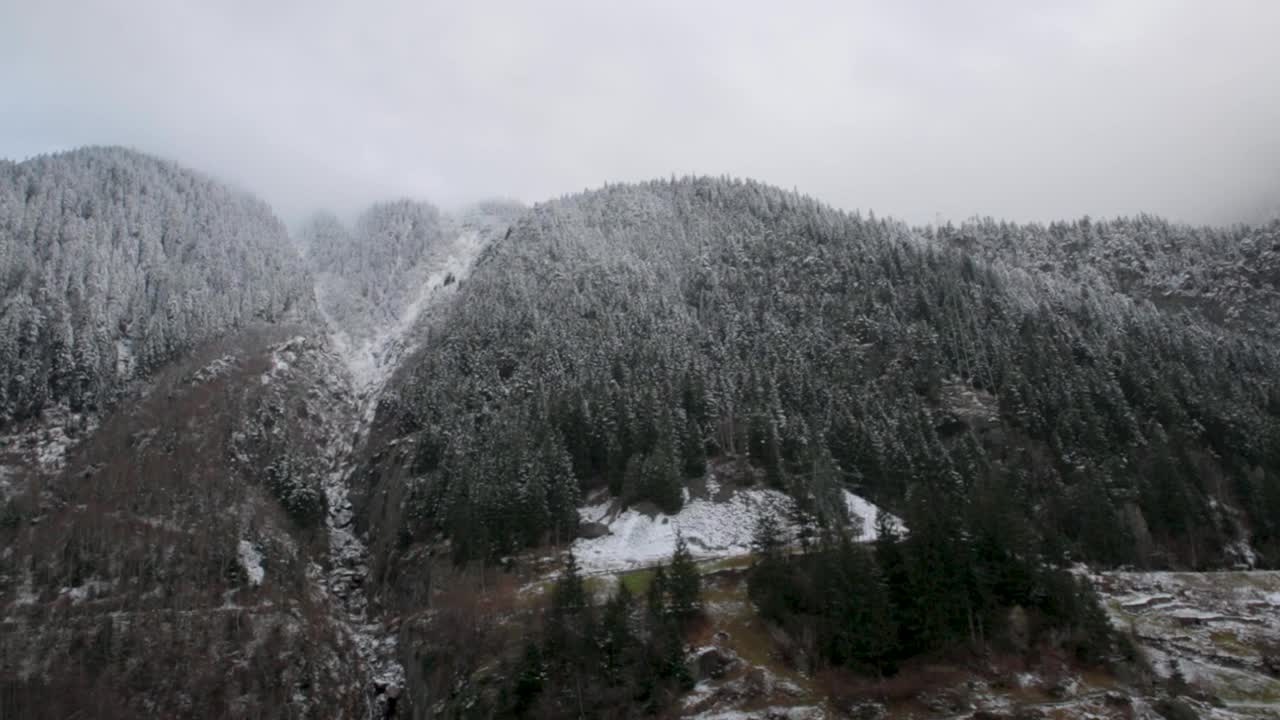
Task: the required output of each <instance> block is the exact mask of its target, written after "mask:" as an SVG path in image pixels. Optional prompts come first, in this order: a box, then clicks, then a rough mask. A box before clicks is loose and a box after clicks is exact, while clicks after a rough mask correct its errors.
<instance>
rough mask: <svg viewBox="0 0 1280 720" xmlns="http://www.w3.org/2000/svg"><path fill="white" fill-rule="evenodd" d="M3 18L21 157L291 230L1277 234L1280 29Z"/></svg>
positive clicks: (1156, 4) (4, 73)
mask: <svg viewBox="0 0 1280 720" xmlns="http://www.w3.org/2000/svg"><path fill="white" fill-rule="evenodd" d="M960 5H961V3H952V2H944V1H941V0H940V1H939V2H924V1H922V0H915V1H913V2H901V3H880V2H878V3H855V2H830V3H805V2H789V3H779V2H755V1H754V0H753V1H751V2H746V1H744V0H735V1H733V2H699V3H688V2H654V1H651V0H644V1H639V0H636V1H634V2H626V3H622V2H585V1H584V2H552V1H548V0H540V1H539V2H474V3H462V2H453V3H443V2H403V3H385V2H369V3H360V2H349V3H336V2H333V3H321V2H270V3H262V2H250V1H247V0H245V1H237V0H220V1H218V2H204V3H197V2H182V1H178V0H110V1H107V0H76V1H75V2H72V1H70V0H41V2H19V0H0V82H2V83H3V84H2V87H3V93H4V100H3V102H2V103H0V156H2V157H6V158H9V159H22V158H25V157H29V156H31V155H34V154H39V153H44V152H51V151H56V150H60V149H67V148H71V147H75V146H79V145H84V144H123V145H129V146H132V147H136V148H138V149H140V150H144V151H147V152H152V153H156V154H159V155H162V156H165V157H170V158H173V159H176V160H179V161H180V162H182V163H184V164H187V165H190V166H192V167H195V168H198V169H201V170H204V171H206V172H208V173H210V174H213V175H215V176H217V177H220V178H222V179H225V180H228V181H230V182H233V183H235V184H237V185H239V186H241V187H243V188H245V189H248V190H250V191H253V192H255V193H257V194H259V195H261V196H262V197H263V198H265V199H266V200H267V201H269V202H270V203H272V204H273V205H274V206H275V207H276V209H277V210H278V212H279V213H280V214H281V216H282V217H284V218H285V219H286V220H289V221H291V222H296V221H297V220H299V219H300V218H302V217H304V216H305V215H306V214H308V213H310V212H311V211H313V210H316V209H319V208H327V209H331V210H334V211H336V212H338V213H350V212H353V211H354V210H355V209H357V208H359V207H361V206H363V205H365V204H367V203H368V202H371V201H374V200H378V199H387V198H392V197H399V196H409V197H414V198H421V199H429V200H431V201H433V202H436V203H438V204H442V205H444V206H446V207H449V206H456V205H458V204H462V203H466V202H470V201H473V200H477V199H483V198H488V197H495V196H498V197H510V198H515V199H519V200H522V201H525V202H536V201H538V200H541V199H545V198H548V197H553V196H556V195H560V194H563V193H569V192H576V191H579V190H582V189H585V188H590V187H595V186H599V185H601V184H603V183H605V182H615V181H625V180H640V179H647V178H652V177H667V176H670V175H672V174H676V175H682V174H686V173H698V174H712V175H721V174H728V175H734V176H747V177H753V178H757V179H759V180H763V181H766V182H770V183H774V184H777V185H781V186H784V187H787V188H792V187H794V188H796V189H799V190H801V191H803V192H806V193H809V194H812V195H814V196H817V197H819V198H821V199H822V200H825V201H827V202H830V203H832V204H834V205H836V206H839V207H842V208H846V209H850V210H854V209H860V210H864V211H865V210H873V211H875V212H876V213H877V214H880V215H895V216H899V217H904V218H906V219H909V220H911V221H915V222H932V221H935V220H937V219H963V218H966V217H969V216H972V215H992V216H997V217H1008V218H1013V219H1018V220H1051V219H1055V218H1063V217H1075V216H1079V215H1082V214H1090V215H1093V216H1109V215H1115V214H1122V213H1123V214H1131V213H1136V212H1142V211H1147V212H1155V213H1160V214H1163V215H1167V216H1170V217H1173V218H1175V219H1179V220H1186V221H1192V222H1225V221H1231V220H1236V219H1250V220H1251V219H1256V218H1257V217H1258V216H1259V215H1262V214H1265V215H1270V214H1273V213H1274V212H1275V211H1276V209H1277V208H1280V130H1278V128H1280V92H1277V89H1278V88H1280V43H1278V42H1276V33H1277V29H1278V28H1280V3H1274V2H1262V1H1255V2H1250V1H1223V2H1213V3H1208V2H1203V1H1199V0H1197V1H1188V2H1178V1H1176V0H1150V1H1146V2H1142V1H1133V2H1115V1H1114V0H1112V1H1105V2H1062V3H1056V2H1034V3H1027V2H1021V1H1017V0H1008V1H1001V2H983V3H964V5H965V6H966V7H965V8H963V9H961V8H960V7H959V6H960Z"/></svg>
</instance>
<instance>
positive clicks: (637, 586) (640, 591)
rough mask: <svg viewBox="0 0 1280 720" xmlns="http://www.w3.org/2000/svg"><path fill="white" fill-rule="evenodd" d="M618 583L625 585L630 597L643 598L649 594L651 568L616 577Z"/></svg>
mask: <svg viewBox="0 0 1280 720" xmlns="http://www.w3.org/2000/svg"><path fill="white" fill-rule="evenodd" d="M618 582H619V583H621V584H623V585H626V586H627V590H630V591H631V594H632V595H637V596H641V597H643V596H644V595H645V594H647V593H648V592H649V585H651V584H652V583H653V568H644V569H641V570H632V571H631V572H625V573H622V574H620V575H618Z"/></svg>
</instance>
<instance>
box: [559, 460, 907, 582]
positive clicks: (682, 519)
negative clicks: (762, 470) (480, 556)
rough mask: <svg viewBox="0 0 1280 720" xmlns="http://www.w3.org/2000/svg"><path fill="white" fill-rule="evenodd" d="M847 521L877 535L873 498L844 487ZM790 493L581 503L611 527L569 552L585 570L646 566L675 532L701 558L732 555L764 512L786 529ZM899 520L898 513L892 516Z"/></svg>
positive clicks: (751, 491)
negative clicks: (645, 503)
mask: <svg viewBox="0 0 1280 720" xmlns="http://www.w3.org/2000/svg"><path fill="white" fill-rule="evenodd" d="M708 484H709V485H710V486H711V487H712V490H711V492H710V493H709V495H710V496H712V497H715V496H717V495H720V494H721V493H719V492H717V491H718V489H719V488H718V486H717V484H716V482H715V479H714V478H711V479H709V480H708ZM845 502H846V504H847V506H848V508H849V516H850V518H851V521H852V522H854V523H855V524H857V527H858V528H859V539H861V540H864V541H866V540H871V539H873V538H874V537H875V522H876V513H877V512H878V511H879V508H877V507H876V506H875V505H874V504H873V503H871V502H869V501H867V500H866V499H864V498H861V497H858V496H857V495H854V494H853V493H850V492H848V491H845ZM791 507H792V500H791V498H789V497H787V496H786V495H785V494H784V493H781V492H778V491H777V490H771V489H764V488H742V489H737V490H734V491H732V494H731V496H730V497H729V498H728V499H727V500H712V499H707V498H692V499H689V500H688V502H686V503H685V505H684V507H683V508H682V509H681V510H680V512H678V513H676V514H675V515H665V514H662V513H644V512H641V511H638V510H636V509H633V508H627V509H625V510H622V511H620V512H619V511H618V510H617V509H616V507H615V505H614V503H613V501H612V500H611V499H606V500H603V501H601V502H597V503H595V504H592V505H588V506H586V507H584V508H581V509H580V510H579V511H578V512H579V515H580V516H581V518H582V520H583V522H587V523H601V524H603V525H605V526H606V527H607V528H608V530H609V533H608V534H607V535H604V536H602V537H597V538H579V539H578V540H576V541H574V543H573V552H574V554H575V555H576V556H577V559H578V563H579V564H580V565H581V567H582V569H583V571H584V572H588V573H609V572H620V571H625V570H631V569H635V568H641V567H648V566H652V565H656V564H658V563H660V562H663V561H665V560H667V559H669V558H670V557H671V553H672V552H673V551H674V550H675V545H676V537H677V535H681V536H683V537H684V540H685V542H686V543H687V544H688V546H689V551H690V552H691V553H692V554H693V556H694V557H695V558H697V559H699V560H712V559H717V558H726V557H736V556H741V555H746V554H747V553H749V552H751V538H752V534H753V533H754V531H755V528H756V523H757V522H758V521H759V519H760V518H761V517H763V516H766V515H773V516H774V517H777V518H779V519H780V520H781V521H782V523H783V527H784V531H786V530H788V529H789V526H788V522H789V521H788V518H789V516H790V509H791ZM894 521H895V522H898V521H897V519H896V518H895V519H894Z"/></svg>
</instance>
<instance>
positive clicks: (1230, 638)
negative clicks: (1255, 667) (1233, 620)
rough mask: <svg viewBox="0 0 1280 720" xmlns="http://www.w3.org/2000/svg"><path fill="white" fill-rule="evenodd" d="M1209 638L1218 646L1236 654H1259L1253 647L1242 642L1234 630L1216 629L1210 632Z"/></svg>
mask: <svg viewBox="0 0 1280 720" xmlns="http://www.w3.org/2000/svg"><path fill="white" fill-rule="evenodd" d="M1209 639H1210V640H1212V641H1213V644H1214V645H1215V646H1216V647H1218V648H1220V649H1222V650H1224V651H1226V652H1229V653H1232V654H1234V655H1257V652H1256V651H1255V650H1254V649H1253V648H1251V647H1249V646H1248V645H1246V644H1244V643H1243V642H1240V638H1239V637H1237V636H1236V633H1235V631H1234V630H1214V631H1213V632H1211V633H1209Z"/></svg>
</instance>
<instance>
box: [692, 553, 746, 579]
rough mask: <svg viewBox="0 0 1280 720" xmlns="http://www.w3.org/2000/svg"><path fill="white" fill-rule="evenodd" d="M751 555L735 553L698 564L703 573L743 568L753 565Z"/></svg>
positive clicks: (708, 573)
mask: <svg viewBox="0 0 1280 720" xmlns="http://www.w3.org/2000/svg"><path fill="white" fill-rule="evenodd" d="M751 560H752V557H751V556H750V555H734V556H732V557H726V558H720V559H718V560H710V561H708V562H705V563H702V564H700V565H699V566H698V570H699V571H700V572H701V573H702V574H703V575H711V574H714V573H718V572H723V571H725V570H743V569H746V568H749V567H751Z"/></svg>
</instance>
